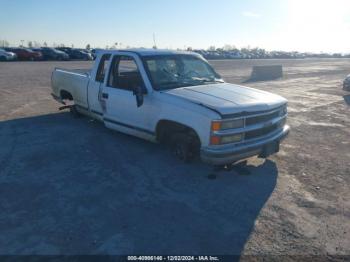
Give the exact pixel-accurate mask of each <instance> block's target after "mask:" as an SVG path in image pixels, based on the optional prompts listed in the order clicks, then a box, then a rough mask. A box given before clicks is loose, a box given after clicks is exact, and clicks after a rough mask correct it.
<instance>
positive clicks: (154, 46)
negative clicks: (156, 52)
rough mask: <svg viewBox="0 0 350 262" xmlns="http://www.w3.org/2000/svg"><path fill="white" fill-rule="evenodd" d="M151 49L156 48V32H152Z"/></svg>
mask: <svg viewBox="0 0 350 262" xmlns="http://www.w3.org/2000/svg"><path fill="white" fill-rule="evenodd" d="M153 49H157V44H156V34H155V33H153Z"/></svg>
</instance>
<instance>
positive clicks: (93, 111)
mask: <svg viewBox="0 0 350 262" xmlns="http://www.w3.org/2000/svg"><path fill="white" fill-rule="evenodd" d="M91 112H92V113H94V114H96V115H99V116H102V115H103V113H101V112H98V111H95V110H91Z"/></svg>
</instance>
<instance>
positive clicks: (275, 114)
mask: <svg viewBox="0 0 350 262" xmlns="http://www.w3.org/2000/svg"><path fill="white" fill-rule="evenodd" d="M279 112H280V110H278V111H276V112H272V113H270V114H266V115H261V116H254V117H249V118H247V119H246V121H245V123H246V125H247V126H249V125H254V124H259V123H262V122H266V121H269V120H272V119H274V118H277V117H278V116H279Z"/></svg>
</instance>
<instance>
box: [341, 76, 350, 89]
mask: <svg viewBox="0 0 350 262" xmlns="http://www.w3.org/2000/svg"><path fill="white" fill-rule="evenodd" d="M343 89H344V90H346V91H350V75H348V76H347V77H346V78H345V79H344V82H343Z"/></svg>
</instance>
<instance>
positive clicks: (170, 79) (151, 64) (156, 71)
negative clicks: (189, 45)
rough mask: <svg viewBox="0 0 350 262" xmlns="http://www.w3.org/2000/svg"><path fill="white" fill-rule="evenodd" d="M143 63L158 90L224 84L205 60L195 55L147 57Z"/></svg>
mask: <svg viewBox="0 0 350 262" xmlns="http://www.w3.org/2000/svg"><path fill="white" fill-rule="evenodd" d="M143 62H144V64H145V68H146V71H147V73H148V74H149V77H150V79H151V82H152V85H153V88H154V89H156V90H166V89H174V88H179V87H186V86H196V85H205V84H212V83H222V82H223V80H222V79H221V77H220V76H219V75H218V74H217V73H216V72H215V71H214V69H213V68H212V67H211V66H210V65H209V64H208V63H207V62H206V61H205V60H203V59H201V58H199V57H197V56H194V55H156V56H146V57H143Z"/></svg>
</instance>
